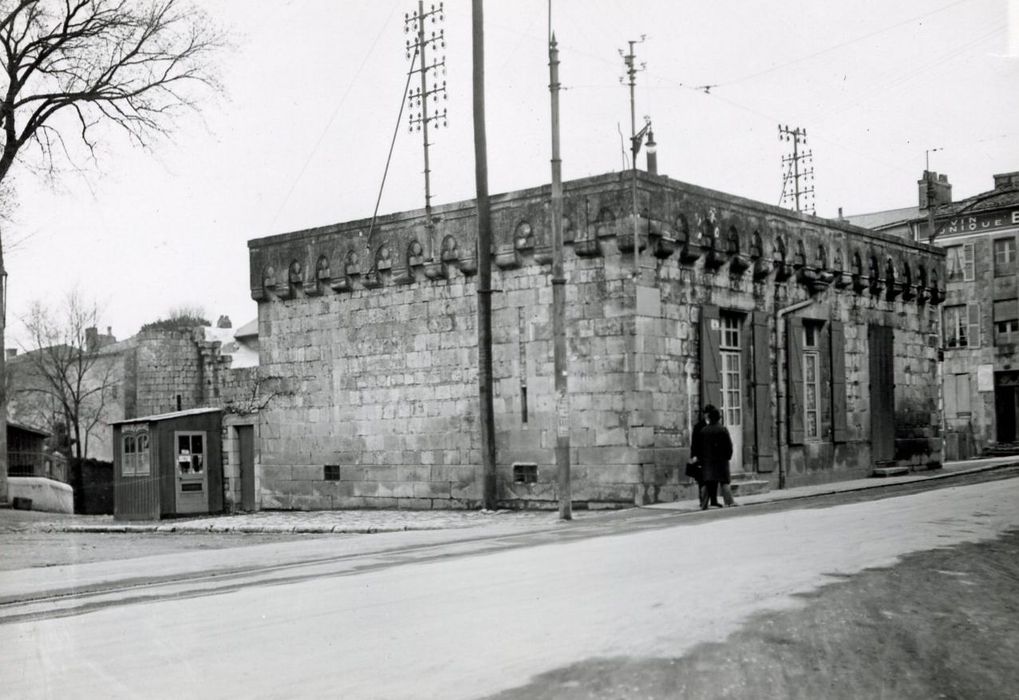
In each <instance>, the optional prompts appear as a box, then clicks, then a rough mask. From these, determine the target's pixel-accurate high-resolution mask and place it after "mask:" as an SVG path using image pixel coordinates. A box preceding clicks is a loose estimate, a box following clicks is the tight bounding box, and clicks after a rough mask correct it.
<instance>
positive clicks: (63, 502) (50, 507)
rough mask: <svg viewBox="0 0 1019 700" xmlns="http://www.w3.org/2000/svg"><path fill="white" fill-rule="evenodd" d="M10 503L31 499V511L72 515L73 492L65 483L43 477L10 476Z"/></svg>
mask: <svg viewBox="0 0 1019 700" xmlns="http://www.w3.org/2000/svg"><path fill="white" fill-rule="evenodd" d="M7 485H8V493H9V498H10V501H11V502H12V503H13V502H14V499H15V498H30V499H32V510H39V511H44V512H46V513H74V490H73V489H72V488H71V487H70V486H68V485H67V484H65V483H62V482H60V481H53V479H47V478H46V477H43V476H11V477H8V478H7Z"/></svg>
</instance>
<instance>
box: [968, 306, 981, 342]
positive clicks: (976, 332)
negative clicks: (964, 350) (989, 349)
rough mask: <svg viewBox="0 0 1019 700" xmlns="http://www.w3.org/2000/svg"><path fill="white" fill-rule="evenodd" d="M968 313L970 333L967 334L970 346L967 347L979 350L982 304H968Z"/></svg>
mask: <svg viewBox="0 0 1019 700" xmlns="http://www.w3.org/2000/svg"><path fill="white" fill-rule="evenodd" d="M966 313H967V315H968V317H969V320H968V325H969V333H968V334H967V340H968V343H969V345H968V346H967V347H971V348H978V347H980V303H979V302H973V303H972V304H967V305H966Z"/></svg>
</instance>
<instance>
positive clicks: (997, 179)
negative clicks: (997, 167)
mask: <svg viewBox="0 0 1019 700" xmlns="http://www.w3.org/2000/svg"><path fill="white" fill-rule="evenodd" d="M1013 187H1019V170H1016V171H1013V172H1011V173H1000V174H998V175H995V176H994V189H996V190H1008V189H1012V188H1013Z"/></svg>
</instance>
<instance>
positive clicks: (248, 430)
mask: <svg viewBox="0 0 1019 700" xmlns="http://www.w3.org/2000/svg"><path fill="white" fill-rule="evenodd" d="M236 430H237V442H238V444H239V448H240V449H239V452H240V455H239V456H240V461H241V509H242V510H247V511H251V510H255V430H254V426H250V425H238V426H237V427H236Z"/></svg>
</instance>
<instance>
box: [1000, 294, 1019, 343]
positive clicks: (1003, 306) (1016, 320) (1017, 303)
mask: <svg viewBox="0 0 1019 700" xmlns="http://www.w3.org/2000/svg"><path fill="white" fill-rule="evenodd" d="M1014 343H1019V300H1016V299H1002V300H1001V301H996V302H994V344H995V345H1011V344H1014Z"/></svg>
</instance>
